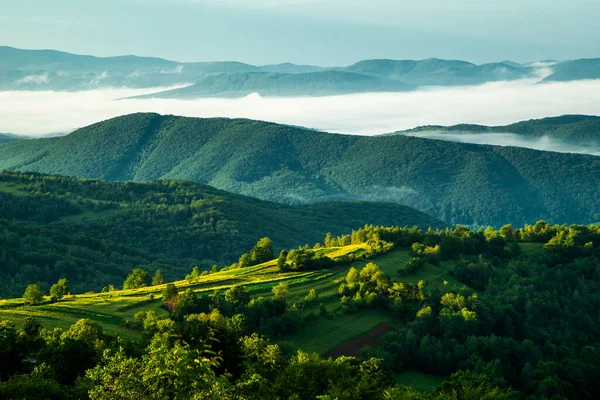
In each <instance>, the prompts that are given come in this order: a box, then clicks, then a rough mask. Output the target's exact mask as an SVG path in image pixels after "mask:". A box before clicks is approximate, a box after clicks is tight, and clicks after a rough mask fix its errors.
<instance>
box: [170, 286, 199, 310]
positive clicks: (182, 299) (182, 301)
mask: <svg viewBox="0 0 600 400" xmlns="http://www.w3.org/2000/svg"><path fill="white" fill-rule="evenodd" d="M197 302H198V297H197V296H196V293H194V291H193V290H192V289H187V290H186V291H185V292H183V293H182V294H180V295H179V297H178V298H177V303H176V304H175V314H177V315H179V316H184V315H187V314H190V313H192V312H194V309H195V308H196V304H197Z"/></svg>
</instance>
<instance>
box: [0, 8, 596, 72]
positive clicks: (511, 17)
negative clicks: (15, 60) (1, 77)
mask: <svg viewBox="0 0 600 400" xmlns="http://www.w3.org/2000/svg"><path fill="white" fill-rule="evenodd" d="M599 20H600V1H598V0H411V1H406V0H361V1H358V0H1V1H0V45H8V46H13V47H19V48H27V49H48V48H49V49H56V50H63V51H68V52H72V53H78V54H93V55H97V56H113V55H124V54H136V55H141V56H158V57H163V58H167V59H172V60H177V61H215V60H236V61H242V62H247V63H252V64H259V65H262V64H271V63H280V62H294V63H298V64H316V65H323V66H334V65H348V64H351V63H354V62H356V61H358V60H361V59H370V58H392V59H424V58H430V57H438V58H446V59H463V60H468V61H472V62H475V63H485V62H491V61H502V60H507V59H509V60H513V61H517V62H528V61H537V60H546V59H556V60H564V59H574V58H591V57H600V40H599V38H598V36H599V34H598V30H597V29H598V28H597V23H598V21H599Z"/></svg>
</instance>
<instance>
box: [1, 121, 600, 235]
mask: <svg viewBox="0 0 600 400" xmlns="http://www.w3.org/2000/svg"><path fill="white" fill-rule="evenodd" d="M0 169H16V170H22V171H34V172H44V173H53V174H62V175H71V176H79V177H87V178H98V179H105V180H110V181H118V180H135V181H151V180H154V179H171V178H175V179H185V180H190V181H194V182H198V183H204V184H209V185H212V186H214V187H217V188H219V189H223V190H228V191H231V192H235V193H241V194H245V195H250V196H254V197H258V198H261V199H266V200H272V201H277V202H283V203H305V202H314V201H322V200H327V199H354V200H359V199H360V200H377V201H391V202H396V203H400V204H406V205H409V206H412V207H414V208H417V209H419V210H421V211H424V212H427V213H428V214H430V215H435V216H436V217H438V218H440V219H442V220H444V221H446V222H448V223H460V224H468V225H471V224H473V225H484V226H485V225H488V224H491V225H502V224H505V223H513V224H521V225H522V224H524V223H533V222H535V221H537V220H539V219H545V220H549V221H552V222H557V223H591V222H596V221H598V220H600V191H599V190H598V182H600V161H599V159H598V158H597V157H593V156H585V155H578V154H561V153H553V152H541V151H534V150H529V149H525V148H511V147H494V146H478V145H469V144H463V143H453V142H444V141H437V140H427V139H419V138H413V137H406V136H401V135H391V136H376V137H363V136H350V135H337V134H328V133H324V132H317V131H312V130H306V129H300V128H293V127H289V126H284V125H277V124H273V123H266V122H259V121H252V120H241V119H234V120H229V119H220V118H215V119H200V118H183V117H174V116H160V115H157V114H132V115H128V116H124V117H119V118H114V119H111V120H108V121H104V122H101V123H97V124H94V125H91V126H89V127H86V128H83V129H80V130H78V131H75V132H74V133H72V134H70V135H67V136H64V137H60V138H52V139H40V140H27V141H21V142H17V143H9V144H6V145H3V146H1V147H0Z"/></svg>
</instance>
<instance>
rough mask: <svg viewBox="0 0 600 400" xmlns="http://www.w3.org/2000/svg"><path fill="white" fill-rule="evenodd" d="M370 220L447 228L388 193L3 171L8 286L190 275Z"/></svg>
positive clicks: (0, 291)
mask: <svg viewBox="0 0 600 400" xmlns="http://www.w3.org/2000/svg"><path fill="white" fill-rule="evenodd" d="M365 224H377V225H388V226H389V225H409V226H413V225H418V226H420V227H422V228H427V227H429V226H431V227H434V228H439V227H443V226H445V225H444V224H443V223H442V222H441V221H439V220H436V219H434V218H432V217H429V216H428V215H426V214H423V213H421V212H419V211H417V210H413V209H410V208H408V207H405V206H401V205H396V204H389V203H369V202H325V203H319V204H313V205H302V206H285V205H282V204H276V203H269V202H265V201H261V200H257V199H253V198H250V197H245V196H240V195H235V194H231V193H228V192H224V191H220V190H217V189H214V188H212V187H209V186H203V185H198V184H193V183H189V182H180V181H159V182H153V183H148V184H141V183H131V182H128V183H107V182H102V181H92V180H81V179H76V178H66V177H60V176H48V175H28V174H14V173H9V172H5V173H0V296H7V295H16V294H18V293H20V292H22V291H23V290H24V287H25V286H26V283H27V282H28V281H30V280H31V281H36V282H37V281H39V282H51V281H53V280H56V279H58V278H59V277H60V276H61V275H63V274H67V275H69V276H70V279H71V280H72V282H73V287H74V288H75V289H76V290H77V291H80V292H84V291H87V290H94V289H95V290H98V289H99V288H100V287H102V286H104V285H107V284H109V283H115V282H118V281H121V280H122V279H123V278H124V277H125V276H126V274H127V273H128V271H129V270H131V268H133V267H136V266H146V267H147V266H150V265H153V266H154V268H162V269H163V271H164V273H165V276H166V277H168V278H169V279H176V278H182V277H183V276H184V275H185V273H187V272H189V270H191V268H192V267H193V266H194V265H200V266H202V267H203V268H210V266H211V265H213V264H220V265H223V264H226V263H232V262H234V261H236V260H237V258H238V257H239V256H240V254H241V253H242V252H244V251H247V250H249V249H250V248H252V246H253V245H254V244H255V243H256V242H257V241H258V240H259V239H260V238H262V237H265V236H267V237H269V238H271V239H272V240H273V243H274V246H275V248H276V249H281V248H283V247H285V248H290V247H297V246H299V245H304V244H306V242H305V241H306V240H308V243H309V244H310V245H313V244H314V243H316V242H320V241H322V240H323V237H324V234H325V233H326V232H328V231H330V232H332V233H334V234H336V235H337V234H341V233H344V232H348V231H351V230H352V229H356V228H360V227H362V226H364V225H365Z"/></svg>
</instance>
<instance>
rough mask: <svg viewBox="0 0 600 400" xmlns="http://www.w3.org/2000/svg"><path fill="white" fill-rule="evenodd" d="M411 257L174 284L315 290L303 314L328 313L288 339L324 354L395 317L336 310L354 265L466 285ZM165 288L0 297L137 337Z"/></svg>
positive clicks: (350, 250)
mask: <svg viewBox="0 0 600 400" xmlns="http://www.w3.org/2000/svg"><path fill="white" fill-rule="evenodd" d="M520 245H521V248H522V250H523V253H524V254H528V255H534V254H536V253H538V252H541V251H542V250H543V247H542V246H539V245H538V244H536V243H521V244H520ZM366 248H367V244H360V245H350V246H345V247H339V248H329V249H323V251H324V252H325V253H326V254H327V255H328V256H329V257H332V258H337V257H342V256H346V255H349V254H354V255H360V254H362V252H364V250H365V249H366ZM410 259H411V257H410V255H409V252H408V250H407V249H395V250H392V251H391V252H389V253H387V254H383V255H380V256H378V257H376V258H374V259H371V260H358V261H356V262H354V263H352V264H351V265H348V266H343V267H337V268H331V269H327V270H318V271H302V272H286V273H279V272H277V271H276V263H277V261H276V260H272V261H269V262H266V263H263V264H260V265H256V266H252V267H247V268H239V269H231V270H224V271H221V272H218V273H214V274H209V275H204V276H201V277H199V278H197V279H195V280H193V281H188V280H181V281H177V282H173V283H174V284H175V285H176V286H177V288H178V289H179V291H180V292H181V291H183V290H186V289H188V288H191V289H192V290H194V291H195V292H197V293H203V292H204V293H208V292H212V291H214V290H215V289H223V290H225V289H227V288H229V287H231V286H234V285H244V286H245V287H246V289H247V290H248V292H249V293H250V295H251V296H252V297H258V296H264V297H270V296H271V295H272V292H271V289H272V288H273V286H275V285H277V284H279V283H280V282H286V283H287V284H288V285H289V297H290V299H292V300H294V301H300V300H302V299H303V298H304V296H306V294H307V293H308V291H309V290H310V289H315V290H316V292H317V294H318V296H319V299H318V301H316V302H314V303H313V304H312V305H311V306H309V307H307V308H305V309H304V310H303V313H309V312H313V313H316V312H318V309H319V306H320V304H323V306H324V307H325V308H326V309H327V311H328V313H329V316H328V317H327V318H318V319H316V320H314V321H311V323H310V326H307V327H305V328H303V329H301V330H300V332H298V333H297V334H296V335H293V336H290V337H286V338H284V339H283V341H284V342H286V343H287V344H290V345H292V346H296V347H297V348H300V349H302V350H305V351H316V352H318V353H323V352H325V351H327V350H329V349H330V348H332V347H334V346H336V345H337V344H339V343H342V342H344V341H346V340H348V339H351V338H353V337H356V336H358V335H361V334H362V333H365V332H367V331H369V330H370V329H372V328H373V327H375V326H377V325H378V324H379V323H381V322H383V321H387V322H390V323H392V324H393V319H392V318H390V317H389V315H388V314H387V313H386V312H384V311H373V310H364V311H361V312H359V313H357V314H353V315H344V314H339V313H336V311H338V310H339V308H340V302H339V298H338V294H337V290H338V287H339V284H340V283H341V282H342V281H343V279H344V277H345V276H346V274H347V273H348V271H349V269H350V268H351V267H354V268H357V269H360V268H362V267H363V266H364V265H366V264H367V263H369V262H374V263H376V264H377V265H378V266H379V267H380V268H381V269H382V270H383V271H384V272H385V273H387V274H389V275H390V276H391V277H392V279H394V280H399V281H406V282H413V283H415V282H418V281H419V280H424V281H425V282H426V283H427V285H428V286H430V287H431V286H435V287H438V288H440V289H441V288H443V287H444V281H446V282H447V284H446V290H457V289H459V288H461V287H463V286H464V285H463V284H462V283H460V282H458V281H457V280H456V278H454V277H453V276H452V275H451V274H450V273H449V271H450V270H451V268H452V267H453V262H452V261H444V262H441V263H440V265H439V266H434V265H430V264H426V265H425V267H423V268H422V269H421V270H419V271H416V272H414V273H412V274H408V275H402V274H400V273H399V272H398V270H400V269H402V268H404V267H405V266H406V263H407V262H408V261H410ZM165 286H166V284H163V285H158V286H149V287H144V288H140V289H130V290H116V291H112V292H108V293H85V294H75V295H69V296H67V297H65V298H64V299H62V300H61V301H58V302H56V303H51V302H49V301H46V302H45V303H44V304H42V305H38V306H30V305H27V304H26V303H25V301H24V300H23V299H19V298H17V299H8V300H0V319H8V320H13V321H15V322H17V323H22V321H23V320H24V318H25V317H27V316H34V317H36V318H38V319H39V321H40V322H41V324H42V326H44V327H46V328H67V327H69V326H70V325H72V324H73V323H75V322H77V321H78V320H79V319H81V318H90V319H91V320H93V321H95V322H98V323H99V324H101V325H102V326H103V327H104V329H105V330H106V331H107V332H109V333H115V334H119V335H122V336H124V337H130V338H135V337H137V336H139V333H140V332H139V331H137V330H135V329H134V328H130V327H127V325H126V321H127V320H133V316H134V315H135V314H136V313H137V312H139V311H147V310H154V311H156V312H157V313H164V314H166V311H165V310H164V309H163V308H162V307H161V293H162V291H163V290H164V288H165ZM46 300H48V297H46Z"/></svg>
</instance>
